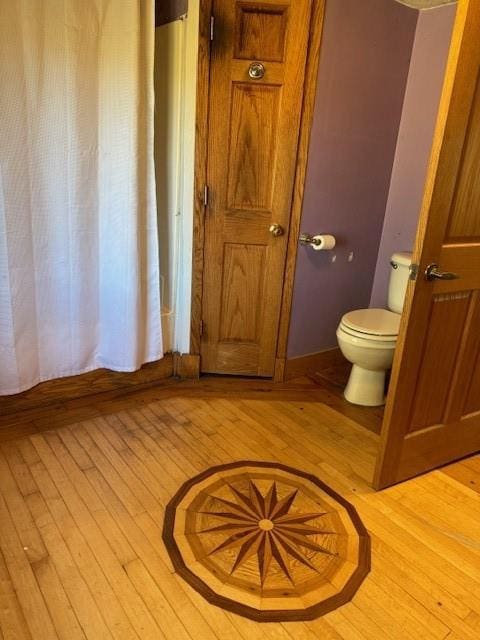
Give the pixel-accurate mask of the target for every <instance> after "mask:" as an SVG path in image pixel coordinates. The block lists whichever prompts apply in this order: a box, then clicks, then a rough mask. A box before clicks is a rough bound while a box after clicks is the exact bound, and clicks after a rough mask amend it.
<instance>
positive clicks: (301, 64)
mask: <svg viewBox="0 0 480 640" xmlns="http://www.w3.org/2000/svg"><path fill="white" fill-rule="evenodd" d="M311 5H312V3H311V2H309V1H308V0H291V1H287V0H285V1H278V0H276V1H272V0H263V2H239V1H235V0H221V1H216V2H214V3H213V9H214V17H215V27H214V39H213V42H212V49H211V70H210V95H209V105H210V106H209V109H210V113H209V126H208V160H207V182H208V188H209V201H208V206H207V207H206V212H205V255H204V264H205V267H204V285H203V312H202V325H203V335H202V343H201V369H202V371H205V372H216V373H227V374H243V375H257V376H271V375H273V370H274V363H275V350H276V343H277V334H278V325H279V316H280V304H281V297H282V288H283V274H284V268H285V258H286V249H287V239H288V229H289V219H290V209H291V203H292V195H293V193H292V192H293V185H294V178H295V167H296V155H297V142H298V131H299V126H300V115H301V109H302V99H303V83H304V70H305V61H306V52H307V46H308V33H309V22H310V11H311ZM258 63H260V64H261V65H262V66H261V67H259V66H258ZM252 65H254V66H252ZM262 72H263V75H262ZM256 75H257V76H258V77H256ZM252 76H253V77H252ZM272 225H279V226H278V227H275V229H279V230H280V231H281V232H283V233H282V235H273V234H272V232H271V231H270V227H271V226H272Z"/></svg>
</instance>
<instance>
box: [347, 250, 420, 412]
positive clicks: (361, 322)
mask: <svg viewBox="0 0 480 640" xmlns="http://www.w3.org/2000/svg"><path fill="white" fill-rule="evenodd" d="M411 263H412V254H411V253H407V252H399V253H394V254H393V256H392V260H391V262H390V265H391V271H390V280H389V285H388V309H358V310H357V311H350V312H349V313H346V314H345V315H344V316H343V318H342V319H341V321H340V324H339V326H338V329H337V339H338V345H339V347H340V350H341V352H342V353H343V355H344V356H345V358H346V359H347V360H348V361H349V362H351V363H352V364H353V367H352V372H351V374H350V378H349V380H348V384H347V386H346V388H345V398H346V399H347V400H348V401H349V402H351V403H353V404H360V405H363V406H366V407H375V406H379V405H382V404H385V374H386V372H387V371H388V370H389V369H390V368H391V366H392V362H393V354H394V351H395V345H396V343H397V336H398V329H399V326H400V316H401V313H402V309H403V303H404V300H405V292H406V289H407V284H408V279H409V275H410V265H411Z"/></svg>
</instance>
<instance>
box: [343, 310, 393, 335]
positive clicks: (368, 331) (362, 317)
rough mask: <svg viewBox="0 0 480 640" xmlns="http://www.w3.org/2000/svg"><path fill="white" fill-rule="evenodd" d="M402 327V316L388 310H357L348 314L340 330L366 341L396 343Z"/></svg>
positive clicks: (344, 317)
mask: <svg viewBox="0 0 480 640" xmlns="http://www.w3.org/2000/svg"><path fill="white" fill-rule="evenodd" d="M399 327H400V315H399V314H398V313H393V311H388V310H387V309H357V310H356V311H350V312H349V313H346V314H345V315H344V316H343V318H342V320H341V322H340V328H341V329H342V331H344V332H345V333H347V334H349V335H351V336H353V337H358V338H363V339H365V340H372V341H378V342H391V341H395V340H396V339H397V336H398V330H399Z"/></svg>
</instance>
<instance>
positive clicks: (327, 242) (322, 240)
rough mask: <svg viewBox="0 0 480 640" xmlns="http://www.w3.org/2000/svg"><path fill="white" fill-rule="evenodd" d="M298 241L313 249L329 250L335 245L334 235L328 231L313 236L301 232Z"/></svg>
mask: <svg viewBox="0 0 480 640" xmlns="http://www.w3.org/2000/svg"><path fill="white" fill-rule="evenodd" d="M299 241H300V244H303V245H304V246H307V247H312V249H313V250H314V251H331V250H332V249H334V248H335V245H336V240H335V237H334V236H332V235H330V234H328V233H324V234H319V235H315V236H313V235H312V234H310V233H301V234H300V238H299Z"/></svg>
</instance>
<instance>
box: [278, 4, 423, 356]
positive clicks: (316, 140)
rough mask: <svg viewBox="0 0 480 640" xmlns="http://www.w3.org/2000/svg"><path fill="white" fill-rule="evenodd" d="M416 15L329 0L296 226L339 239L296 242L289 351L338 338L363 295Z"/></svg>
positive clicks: (397, 7) (310, 349) (328, 344)
mask: <svg viewBox="0 0 480 640" xmlns="http://www.w3.org/2000/svg"><path fill="white" fill-rule="evenodd" d="M417 19H418V11H417V10H415V9H412V8H409V7H407V6H405V5H403V4H401V3H398V2H395V1H393V0H362V1H361V2H359V1H358V0H327V3H326V14H325V22H324V33H323V40H322V51H321V58H320V66H319V72H318V85H317V87H318V88H317V96H316V108H315V115H314V122H313V129H312V136H311V143H310V153H309V162H308V169H307V178H306V185H305V197H304V206H303V217H302V224H301V229H302V231H307V232H310V233H333V234H334V235H335V236H336V237H337V242H338V245H337V248H336V249H335V251H334V252H325V253H322V252H315V251H313V250H312V249H311V248H309V247H299V252H298V258H297V266H296V276H295V285H294V295H293V307H292V316H291V324H290V335H289V345H288V356H289V357H295V356H300V355H305V354H308V353H315V352H318V351H323V350H325V349H329V348H332V347H334V346H336V344H337V343H336V337H335V331H336V328H337V325H338V322H339V319H340V317H341V316H342V314H343V313H345V312H346V311H348V310H350V309H356V308H357V309H358V308H361V307H366V306H368V304H369V301H370V294H371V289H372V282H373V277H374V273H375V267H376V263H377V253H378V248H379V244H380V237H381V234H382V228H383V222H384V215H385V207H386V203H387V197H388V190H389V184H390V176H391V172H392V166H393V160H394V155H395V147H396V141H397V135H398V130H399V125H400V119H401V114H402V104H403V99H404V95H405V88H406V83H407V78H408V71H409V65H410V57H411V53H412V48H413V43H414V37H415V30H416V25H417ZM350 254H352V257H353V260H352V261H351V262H349V261H348V259H349V256H350ZM333 260H335V261H333Z"/></svg>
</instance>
